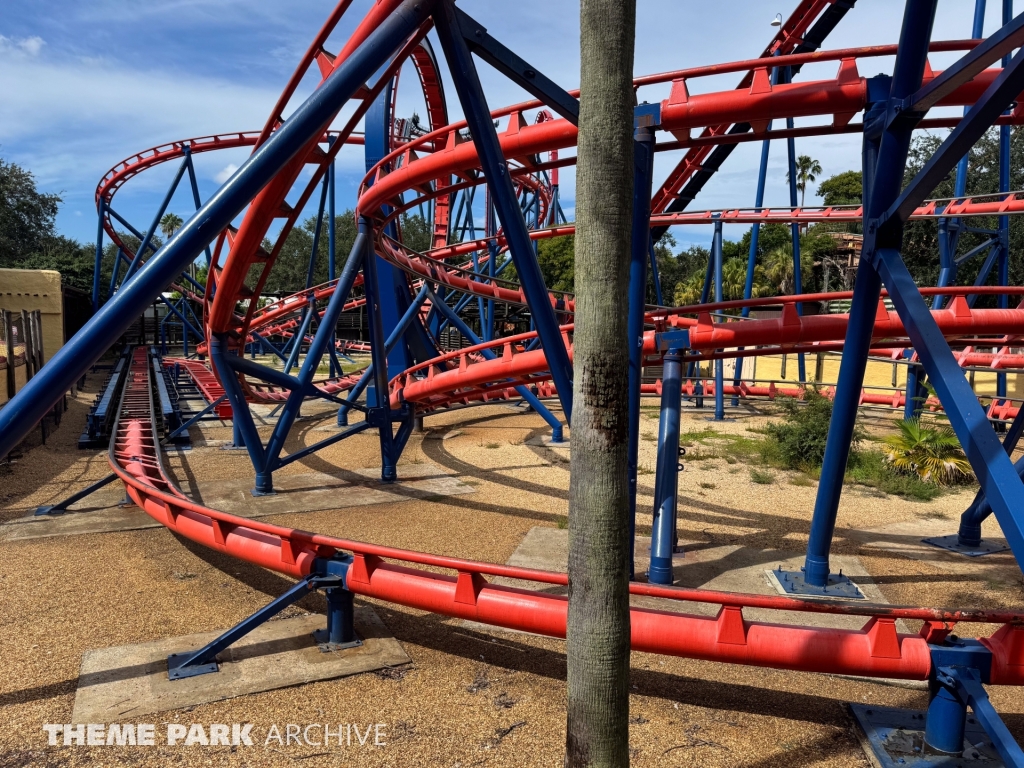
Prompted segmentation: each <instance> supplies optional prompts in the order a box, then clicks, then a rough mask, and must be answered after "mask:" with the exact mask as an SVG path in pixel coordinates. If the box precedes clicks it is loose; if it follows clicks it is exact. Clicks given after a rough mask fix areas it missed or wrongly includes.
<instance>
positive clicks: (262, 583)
mask: <svg viewBox="0 0 1024 768" xmlns="http://www.w3.org/2000/svg"><path fill="white" fill-rule="evenodd" d="M98 383H99V376H93V377H91V379H90V386H96V385H98ZM92 391H93V392H94V390H92ZM91 398H92V394H91V393H90V389H89V387H87V388H86V391H85V392H84V393H83V394H81V395H80V396H79V398H78V399H77V400H76V401H74V402H72V403H71V408H70V411H69V413H68V414H67V415H66V416H65V420H64V423H63V425H62V427H61V429H60V430H59V431H58V432H57V433H56V434H55V435H53V436H51V438H50V440H49V441H48V443H47V445H46V446H39V447H34V448H32V449H31V450H29V451H27V452H26V454H25V455H24V457H23V458H22V459H20V460H19V461H18V462H17V463H15V464H14V465H13V467H12V468H11V470H10V471H6V470H3V469H0V522H3V521H6V520H10V519H13V518H15V517H19V516H22V515H25V514H27V513H28V512H29V511H30V510H31V509H32V508H34V507H35V506H37V505H39V504H42V503H46V502H52V501H56V500H58V499H60V498H63V497H64V496H65V495H67V494H68V493H70V492H73V491H74V490H77V489H79V488H81V487H84V485H85V484H87V483H88V482H90V481H92V480H95V479H98V478H100V477H102V476H103V475H105V474H106V473H107V472H108V466H107V462H106V458H105V455H104V452H101V451H97V452H91V451H78V450H77V448H76V447H75V442H76V440H77V437H78V434H79V432H80V431H81V428H82V425H83V424H84V419H85V412H86V410H87V407H88V403H89V401H91ZM651 404H652V405H653V404H654V403H653V402H652V403H651ZM647 413H653V411H648V412H647ZM655 418H656V417H654V418H652V417H649V416H648V415H646V413H645V416H644V418H643V425H642V429H643V433H644V434H645V435H646V436H647V439H644V440H641V457H640V461H641V465H642V466H643V467H646V468H647V469H648V470H650V469H653V467H654V458H655V442H654V441H653V440H652V439H650V438H651V437H652V436H653V435H654V434H655V433H656V430H657V421H656V420H655ZM705 419H706V415H705V414H697V413H687V414H686V415H684V430H685V429H701V428H703V427H704V426H706V425H707V422H706V421H705ZM764 419H765V417H763V416H757V415H747V416H743V417H741V418H739V419H737V420H734V421H731V422H727V423H726V424H724V425H716V426H715V428H716V429H719V430H721V431H725V430H729V431H737V432H745V430H747V429H749V428H751V427H756V426H758V425H759V424H762V423H763V422H764ZM328 425H329V422H328V421H326V420H324V418H316V417H312V418H307V419H305V420H303V421H301V422H300V423H299V427H298V428H297V429H296V430H295V431H294V432H293V435H292V438H291V442H290V443H289V447H290V448H293V449H294V448H296V447H298V446H299V445H302V444H308V443H310V442H313V441H315V440H317V439H320V438H322V437H324V436H326V434H327V433H326V432H325V431H324V429H323V428H324V427H327V426H328ZM427 427H428V434H427V435H426V436H414V437H413V439H412V440H411V441H410V444H409V447H408V449H407V451H406V454H405V456H404V458H403V463H407V462H408V463H416V462H424V461H430V462H433V463H435V464H437V465H438V466H440V467H442V468H444V469H445V470H446V471H448V472H450V473H452V474H453V475H455V476H457V477H458V478H459V479H461V480H462V481H463V482H466V483H469V484H472V485H473V486H474V487H475V488H476V489H477V492H476V493H474V494H468V495H464V496H456V497H448V498H444V499H441V500H438V501H430V502H428V501H424V502H419V501H410V502H405V503H402V504H397V505H378V506H365V507H354V508H348V509H343V510H337V511H330V510H328V511H322V512H310V513H304V514H295V515H282V516H278V517H273V518H270V520H272V521H274V522H276V523H279V524H282V525H294V526H296V527H301V528H305V529H308V530H316V531H320V532H323V533H332V534H338V535H344V536H346V537H348V538H354V539H363V540H366V541H374V542H380V543H387V544H391V545H394V546H398V547H407V548H410V549H418V550H422V551H427V552H437V553H445V554H449V555H454V556H459V557H467V558H474V559H481V560H489V561H493V562H504V561H505V560H506V559H507V558H508V557H509V555H510V554H511V553H512V552H513V551H514V550H515V548H516V546H517V545H518V544H519V542H520V541H521V540H522V537H523V536H524V535H525V533H526V532H527V531H528V530H529V529H530V528H532V527H533V526H537V525H541V526H559V525H560V524H561V525H564V521H565V515H566V511H567V488H568V454H567V452H566V451H565V450H564V449H548V448H544V447H542V446H538V445H532V444H528V442H530V441H531V438H535V437H538V436H540V435H543V434H545V432H546V430H545V428H544V425H543V422H542V421H541V419H540V418H539V417H537V416H536V415H532V414H523V413H521V412H519V413H517V412H515V411H513V410H511V409H510V408H509V407H506V406H501V405H497V406H488V407H484V408H475V409H471V410H464V411H459V412H452V413H447V414H441V415H437V416H431V417H428V419H427ZM449 429H450V430H455V429H458V430H460V431H461V432H460V434H458V435H456V436H454V437H451V438H449V439H445V440H441V439H436V438H437V437H438V436H439V435H440V434H441V433H443V432H445V431H446V430H449ZM204 432H205V434H206V437H207V438H208V439H210V440H215V439H227V438H229V437H230V429H229V428H228V427H226V426H225V427H222V428H214V429H209V430H204ZM197 444H199V441H198V440H197ZM377 451H378V447H377V442H376V438H375V437H373V436H370V435H360V436H356V437H354V438H352V439H350V440H347V441H344V442H342V443H340V444H338V445H336V446H333V447H331V448H328V449H326V450H324V451H323V452H321V453H320V454H317V455H314V456H310V457H309V458H307V459H306V460H305V461H302V462H297V463H296V464H293V465H291V466H290V467H289V468H288V469H286V470H283V471H287V472H299V473H308V472H330V471H331V469H332V468H336V467H342V468H346V469H355V468H363V467H373V466H377V465H378V454H377ZM171 465H172V466H174V467H175V468H176V471H177V472H179V477H180V478H181V480H182V485H183V486H187V483H188V480H189V479H199V480H212V479H217V478H234V477H239V476H243V477H244V476H251V474H252V470H251V468H250V467H249V465H248V461H247V459H246V457H245V456H244V454H241V453H237V452H228V451H223V450H219V449H216V448H205V449H202V448H200V449H197V450H195V451H194V452H193V453H192V454H190V455H189V456H188V458H187V468H186V467H184V466H183V465H182V464H181V462H180V461H174V462H171ZM776 474H777V479H776V482H775V483H774V484H771V485H755V484H753V483H752V482H751V481H750V478H749V467H746V466H744V465H742V464H740V465H730V464H727V463H726V462H725V461H719V460H712V461H703V462H691V463H688V465H687V469H686V471H685V472H684V473H683V474H682V476H681V478H680V502H681V506H680V536H681V538H682V539H683V540H685V541H687V542H692V544H691V546H705V547H706V546H709V545H714V544H722V543H735V544H741V545H743V546H747V547H755V548H777V549H791V550H799V549H801V548H802V547H803V546H804V545H805V543H806V535H807V529H808V521H809V519H810V512H811V509H812V506H813V501H814V494H815V490H816V489H815V487H813V486H811V487H799V486H795V485H792V484H790V483H789V482H788V477H789V476H788V474H787V473H776ZM653 482H654V475H653V473H646V474H642V475H641V476H640V497H639V500H638V508H639V509H640V510H641V511H642V514H641V515H640V519H639V525H640V527H641V532H643V531H645V530H646V529H648V528H649V526H650V521H651V518H650V514H649V513H648V512H647V511H648V510H649V509H650V506H651V503H652V498H651V495H652V492H653ZM702 484H703V485H702ZM712 485H713V486H714V487H710V486H712ZM972 496H973V490H965V491H962V492H959V493H955V494H949V495H945V496H942V497H940V498H939V499H937V500H935V501H933V502H930V503H927V504H923V503H920V502H913V501H906V500H901V499H897V498H895V497H889V496H881V497H880V496H879V495H878V494H877V493H875V492H872V491H869V490H867V489H864V490H857V489H851V490H850V491H848V492H847V493H846V494H845V496H844V500H843V503H842V507H841V509H840V514H839V520H838V525H837V535H836V543H835V551H837V552H842V553H846V554H859V555H860V557H861V559H862V561H863V562H864V564H865V565H866V566H867V567H868V569H869V571H870V572H871V573H872V575H873V576H874V578H875V580H876V581H877V582H878V584H879V586H880V588H881V590H882V592H883V594H884V595H885V596H886V598H887V599H888V600H889V601H890V602H893V603H908V604H923V605H957V606H971V607H976V606H1014V605H1019V604H1020V601H1021V596H1022V594H1021V593H1022V580H1021V576H1020V571H1019V569H1018V568H1017V567H1016V565H1015V564H1014V561H1013V560H1012V558H1011V557H1009V556H1005V555H1003V556H995V558H992V559H990V560H988V562H986V563H985V564H984V566H978V567H977V573H974V572H972V571H971V570H970V568H973V567H974V566H971V565H969V566H967V569H968V570H964V569H961V570H960V571H958V572H955V573H954V572H951V571H949V570H947V569H942V568H939V567H936V566H933V565H932V564H930V563H926V562H922V561H919V560H913V559H909V558H906V557H901V556H898V555H895V554H885V553H882V554H879V552H878V551H877V550H872V551H862V550H861V549H860V548H859V545H858V543H857V541H856V540H855V539H854V538H853V537H851V536H850V535H849V532H850V531H851V530H854V529H866V528H873V527H879V526H883V525H887V524H890V523H892V522H894V521H901V520H903V521H908V520H909V521H913V520H922V519H933V520H934V519H946V520H948V522H949V530H950V532H952V531H954V530H955V519H956V517H957V515H959V513H960V511H962V510H963V509H964V507H965V506H966V504H967V503H968V502H969V501H970V499H971V498H972ZM987 532H988V531H987ZM286 584H287V580H286V579H284V578H283V577H280V576H278V575H276V574H273V573H270V572H267V571H264V570H262V569H259V568H256V567H253V566H249V565H246V564H244V563H241V562H238V561H235V560H232V559H229V558H225V557H222V556H220V555H217V554H215V553H211V552H208V551H206V550H204V549H202V548H200V547H198V546H196V545H193V544H191V543H190V542H188V541H185V540H181V539H178V538H176V537H175V536H174V535H172V534H171V533H170V532H169V531H167V530H165V529H154V530H143V531H134V532H122V533H105V534H93V535H84V536H74V537H55V538H47V539H35V540H28V541H19V542H6V543H3V544H0V659H2V660H3V663H2V664H0V767H3V768H6V766H23V765H98V764H102V765H118V766H120V765H125V766H128V765H131V766H149V765H154V766H156V765H160V766H163V765H185V766H193V765H195V766H205V765H229V766H243V765H244V766H290V765H296V764H301V765H330V766H344V765H357V764H358V765H365V766H427V765H430V766H450V767H454V766H462V767H468V766H478V765H479V766H535V765H536V766H557V765H561V759H562V758H561V756H562V745H563V742H564V728H565V726H564V721H565V657H564V647H563V644H562V643H561V642H558V641H553V640H548V639H544V638H537V637H532V636H528V635H523V634H508V633H499V632H494V633H485V632H478V631H474V630H470V629H467V628H465V627H464V626H462V624H461V623H460V622H458V621H455V620H449V619H446V618H442V617H438V616H433V615H429V614H423V613H420V612H418V611H414V610H411V609H406V608H401V607H394V606H390V605H386V604H377V603H374V607H375V609H376V610H377V612H378V614H379V616H380V617H381V619H382V620H383V621H384V622H385V624H386V625H387V626H388V628H389V629H390V630H391V631H392V632H393V633H394V635H395V637H396V638H397V639H398V640H399V641H400V642H401V643H402V645H403V647H404V648H405V650H406V651H407V652H408V654H409V655H410V657H411V658H412V659H413V663H412V664H411V665H410V666H409V667H408V668H407V669H405V670H402V671H400V672H391V673H389V674H364V675H360V676H357V677H352V678H348V679H343V680H334V681H327V682H318V683H312V684H307V685H301V686H297V687H294V688H289V689H285V690H277V691H271V692H268V693H262V694H257V695H251V696H245V697H241V698H237V699H232V700H228V701H224V702H219V703H216V704H207V705H202V706H196V707H193V708H190V709H188V710H181V711H173V712H165V713H163V714H160V715H155V716H153V718H152V719H153V721H154V722H155V723H156V724H157V732H158V733H160V734H162V733H163V731H164V730H165V729H166V726H165V725H164V723H184V724H191V723H202V724H208V723H236V722H237V723H252V724H253V735H254V737H256V738H255V741H256V746H253V747H246V746H240V747H238V748H232V747H226V746H217V747H199V746H196V747H187V748H184V747H173V748H172V747H167V746H154V747H136V748H130V747H126V748H119V747H93V748H89V747H48V746H47V745H46V734H45V733H44V731H43V729H42V725H43V724H44V723H63V722H65V721H66V720H68V719H69V717H70V714H71V709H72V704H73V701H74V694H75V689H76V685H77V676H78V671H79V666H80V663H81V659H82V654H83V652H85V651H86V650H88V649H91V648H101V647H107V646H113V645H120V644H127V643H135V642H143V641H146V640H151V639H155V638H161V637H167V636H174V635H182V634H187V633H192V632H199V631H207V630H216V629H223V628H226V627H228V626H231V625H232V624H234V623H235V622H237V621H239V620H240V619H242V618H244V617H245V616H247V615H248V614H250V613H251V612H253V611H255V610H256V609H258V608H259V607H261V606H262V605H263V604H265V603H266V602H267V601H268V599H269V598H270V597H271V596H276V595H277V594H280V592H281V591H282V590H283V589H284V587H285V586H286ZM323 610H324V605H323V601H322V599H320V598H318V597H316V598H309V599H307V600H306V601H304V602H303V603H300V604H299V605H298V606H297V607H295V608H293V609H290V611H289V612H286V613H285V616H292V615H297V614H298V613H300V612H303V611H323ZM961 629H966V627H962V628H961ZM972 629H975V630H977V631H978V632H980V633H981V634H988V633H989V632H991V630H992V628H991V627H984V626H981V627H975V628H972ZM964 634H970V632H969V631H965V632H964ZM632 675H633V683H632V696H631V714H632V719H631V722H632V725H631V737H630V739H631V745H632V750H633V763H634V764H635V765H638V766H648V765H649V766H655V765H657V766H674V765H680V766H682V765H701V766H744V767H746V768H768V767H769V766H785V768H802V767H803V766H866V765H867V764H868V763H867V760H866V759H865V757H864V755H863V753H862V752H861V749H860V747H859V745H858V743H857V741H856V738H855V737H854V734H853V731H852V723H851V720H850V717H849V714H848V711H847V708H846V705H847V703H848V702H866V701H870V702H872V703H875V704H878V705H890V706H909V707H922V706H923V705H924V704H925V702H926V697H925V694H924V693H923V692H921V691H919V690H908V689H905V688H900V687H893V686H887V685H882V684H878V683H873V682H866V681H851V680H847V679H842V678H835V677H829V676H821V675H813V674H803V673H791V672H778V671H773V670H763V669H755V668H745V667H739V666H729V665H724V664H716V663H708V662H696V661H689V660H684V659H674V658H662V657H657V656H650V655H646V654H640V653H636V654H633V657H632ZM993 699H994V703H995V704H996V706H997V708H998V709H999V711H1000V712H1001V713H1002V714H1003V716H1004V718H1005V720H1006V721H1007V723H1008V724H1009V726H1010V728H1011V730H1012V731H1013V732H1014V734H1015V735H1016V736H1017V737H1018V738H1021V737H1022V736H1024V714H1022V713H1024V695H1022V694H1021V692H1019V691H1017V690H999V689H997V690H994V691H993ZM289 723H292V724H303V725H305V724H310V723H329V724H331V727H332V729H333V728H334V727H335V726H336V724H338V723H354V724H357V725H359V727H360V728H365V726H366V725H369V724H373V723H382V724H384V726H385V729H384V733H385V734H386V735H385V736H384V740H385V741H386V746H381V747H371V746H361V747H360V746H357V745H356V744H353V745H352V746H342V747H338V746H337V745H334V744H332V745H331V746H329V747H322V746H306V745H295V744H292V745H282V744H278V743H277V742H276V741H271V743H269V744H267V745H265V744H264V737H265V735H266V734H267V733H268V732H269V729H270V728H271V726H273V725H275V724H276V725H277V726H278V728H279V729H280V730H281V732H282V734H283V733H284V732H285V726H286V724H289ZM161 741H162V739H158V744H159V743H160V742H161Z"/></svg>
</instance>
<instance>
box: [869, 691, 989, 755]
mask: <svg viewBox="0 0 1024 768" xmlns="http://www.w3.org/2000/svg"><path fill="white" fill-rule="evenodd" d="M850 711H851V712H852V713H853V719H854V721H856V723H857V726H858V728H859V729H860V735H862V738H861V746H863V747H864V751H865V752H866V753H867V755H868V758H869V759H870V760H871V762H872V764H874V765H875V766H878V768H966V766H967V765H972V764H975V763H977V764H978V766H979V768H980V766H982V765H984V766H985V768H1003V766H1004V764H1003V761H1002V760H1000V758H999V754H998V753H997V752H996V750H995V748H994V747H993V746H992V740H991V739H990V738H989V737H988V734H987V733H985V730H984V729H983V728H982V727H981V725H979V724H978V721H977V720H975V719H974V717H973V716H971V715H968V716H967V728H966V729H965V730H964V751H963V754H961V755H943V754H929V753H928V752H927V748H926V747H925V745H924V719H925V713H924V712H922V711H917V710H913V709H896V708H895V707H873V706H870V705H867V704H851V705H850Z"/></svg>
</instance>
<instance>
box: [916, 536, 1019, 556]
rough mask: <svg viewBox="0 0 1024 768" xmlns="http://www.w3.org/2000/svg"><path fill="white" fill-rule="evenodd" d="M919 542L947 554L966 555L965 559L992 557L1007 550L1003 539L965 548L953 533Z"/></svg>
mask: <svg viewBox="0 0 1024 768" xmlns="http://www.w3.org/2000/svg"><path fill="white" fill-rule="evenodd" d="M921 541H922V542H924V543H925V544H931V545H932V546H933V547H939V548H940V549H945V550H948V551H949V552H956V553H957V554H958V555H966V556H967V557H981V556H982V555H992V554H995V553H996V552H1006V551H1007V550H1008V549H1009V547H1008V546H1006V542H1005V541H1004V540H1003V539H982V540H981V544H979V545H978V546H976V547H967V546H964V545H963V544H961V543H960V537H959V536H957V535H956V534H955V533H954V534H951V535H949V536H936V537H934V538H932V539H921Z"/></svg>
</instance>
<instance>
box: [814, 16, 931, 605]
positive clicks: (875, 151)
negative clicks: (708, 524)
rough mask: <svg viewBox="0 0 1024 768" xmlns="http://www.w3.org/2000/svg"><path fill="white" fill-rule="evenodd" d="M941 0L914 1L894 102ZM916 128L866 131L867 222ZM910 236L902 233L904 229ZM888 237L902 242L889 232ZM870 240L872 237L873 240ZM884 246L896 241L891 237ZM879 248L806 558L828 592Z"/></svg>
mask: <svg viewBox="0 0 1024 768" xmlns="http://www.w3.org/2000/svg"><path fill="white" fill-rule="evenodd" d="M936 2H937V0H908V3H907V9H906V13H905V16H904V20H903V27H902V30H901V33H900V45H899V53H898V54H897V56H896V66H895V69H894V72H893V78H892V84H891V86H890V93H889V96H890V99H903V98H906V97H907V96H908V95H910V94H911V93H913V92H914V91H915V90H917V89H918V88H920V87H921V79H922V76H923V73H924V67H925V62H926V60H927V57H928V45H929V41H930V39H931V30H932V24H933V22H934V20H935V6H936ZM886 106H887V104H886V102H884V101H883V102H878V103H876V104H873V105H871V106H870V108H869V109H868V111H867V112H866V114H865V116H864V119H865V121H866V122H865V124H870V123H871V122H872V121H874V120H879V119H882V118H883V116H884V114H885V110H886ZM911 132H912V128H910V127H904V126H897V128H895V129H890V130H887V131H884V132H882V134H881V136H878V135H877V134H873V133H871V132H865V134H864V150H863V168H864V211H865V216H864V218H865V223H868V222H872V221H873V220H874V219H877V217H879V216H880V215H881V214H882V213H883V212H884V211H885V210H886V209H887V208H888V207H889V206H890V205H891V204H892V202H893V201H894V200H895V199H896V197H897V196H898V195H899V192H900V188H901V184H902V181H903V169H904V166H905V164H906V157H907V152H908V150H909V148H910V138H911ZM898 234H899V237H900V238H901V239H902V234H903V233H902V230H900V231H899V233H898ZM868 235H869V236H870V238H871V239H870V245H871V246H872V248H877V247H878V245H879V243H878V242H877V239H876V237H875V235H876V233H875V232H869V233H868ZM887 237H893V238H894V237H895V235H889V234H888V233H887ZM865 241H866V242H868V238H865ZM883 244H886V245H887V244H888V240H886V241H885V243H883ZM873 258H874V251H873V250H869V249H868V248H865V250H864V251H863V252H862V253H861V259H860V264H859V265H858V267H857V278H856V282H855V283H854V287H853V301H852V304H851V307H850V319H849V322H848V324H847V327H846V340H845V344H844V347H843V358H842V362H840V364H839V382H838V385H837V386H836V393H835V397H834V399H833V405H832V420H831V422H830V423H829V430H828V438H827V439H826V442H825V456H824V460H823V463H822V473H821V480H820V482H819V483H818V493H817V496H816V498H815V502H814V515H813V517H812V519H811V532H810V538H809V540H808V542H807V556H806V558H805V560H804V578H805V580H806V582H807V583H808V584H809V585H811V586H814V587H825V586H826V585H827V584H828V576H829V560H828V556H829V549H830V547H831V544H832V535H833V533H834V531H835V525H836V514H837V513H838V510H839V499H840V496H841V495H842V491H843V477H844V476H845V474H846V464H847V461H848V460H849V458H850V445H851V441H852V439H853V431H854V427H855V426H856V422H857V409H858V407H859V404H860V396H861V387H862V385H863V383H864V372H865V370H866V368H867V362H868V352H869V350H870V348H871V335H872V333H873V332H874V327H875V313H876V312H877V310H878V299H879V297H880V295H881V290H882V280H881V277H880V275H879V274H878V271H877V270H876V269H875V266H874V263H873Z"/></svg>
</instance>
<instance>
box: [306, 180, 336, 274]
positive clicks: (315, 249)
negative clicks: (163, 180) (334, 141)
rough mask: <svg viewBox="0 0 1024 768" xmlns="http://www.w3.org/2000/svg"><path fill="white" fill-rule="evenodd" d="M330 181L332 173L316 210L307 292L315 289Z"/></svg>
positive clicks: (323, 188)
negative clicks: (314, 280)
mask: <svg viewBox="0 0 1024 768" xmlns="http://www.w3.org/2000/svg"><path fill="white" fill-rule="evenodd" d="M330 181H331V176H330V173H325V174H324V180H323V183H322V184H321V185H320V205H319V206H318V207H317V209H316V228H315V229H314V230H313V246H312V248H310V251H309V266H308V268H307V270H306V290H307V291H308V290H309V289H310V288H312V287H313V279H314V277H315V274H316V262H317V260H318V259H317V257H318V256H319V255H320V232H321V231H323V228H324V209H325V207H326V205H327V191H328V189H329V188H330Z"/></svg>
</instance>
